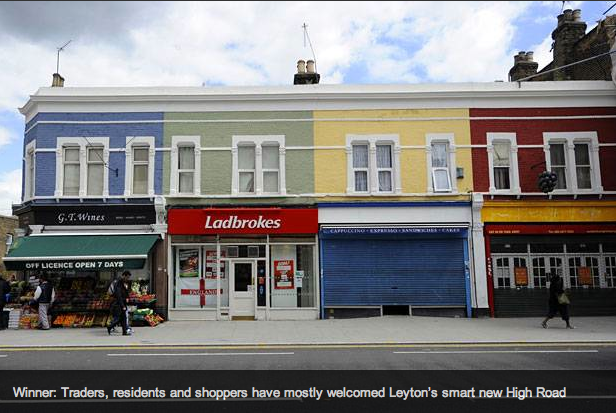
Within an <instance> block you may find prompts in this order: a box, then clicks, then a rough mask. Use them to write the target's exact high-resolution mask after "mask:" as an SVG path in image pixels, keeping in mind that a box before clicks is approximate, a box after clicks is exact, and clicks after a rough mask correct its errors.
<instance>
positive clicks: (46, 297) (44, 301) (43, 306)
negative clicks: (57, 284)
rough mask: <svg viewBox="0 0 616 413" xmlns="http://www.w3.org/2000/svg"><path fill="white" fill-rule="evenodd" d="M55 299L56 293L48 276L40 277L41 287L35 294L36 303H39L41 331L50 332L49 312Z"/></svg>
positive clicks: (37, 288)
mask: <svg viewBox="0 0 616 413" xmlns="http://www.w3.org/2000/svg"><path fill="white" fill-rule="evenodd" d="M55 299H56V291H55V289H54V288H53V285H52V284H51V283H50V282H49V279H48V278H47V275H46V274H41V275H40V276H39V286H38V287H36V291H35V292H34V301H36V302H37V303H38V307H39V328H40V329H41V330H49V318H48V316H47V312H48V311H49V307H51V305H52V304H53V302H54V301H55Z"/></svg>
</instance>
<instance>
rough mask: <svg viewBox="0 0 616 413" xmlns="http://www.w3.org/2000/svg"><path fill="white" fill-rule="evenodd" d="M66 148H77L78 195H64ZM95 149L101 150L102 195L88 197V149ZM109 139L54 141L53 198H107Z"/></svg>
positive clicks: (64, 139) (63, 139) (66, 139)
mask: <svg viewBox="0 0 616 413" xmlns="http://www.w3.org/2000/svg"><path fill="white" fill-rule="evenodd" d="M67 147H76V148H79V193H78V195H65V194H64V164H65V159H64V149H65V148H67ZM92 147H96V148H99V149H100V148H102V149H103V177H102V179H103V193H102V194H101V195H88V158H87V156H88V149H89V148H92ZM108 165H109V137H90V136H85V137H84V136H81V137H59V138H58V139H57V141H56V189H55V191H54V197H55V198H56V199H59V198H79V199H83V198H89V199H96V198H107V197H108V196H109V168H108Z"/></svg>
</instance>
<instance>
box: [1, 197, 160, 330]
mask: <svg viewBox="0 0 616 413" xmlns="http://www.w3.org/2000/svg"><path fill="white" fill-rule="evenodd" d="M15 214H16V215H18V217H19V220H20V226H21V227H22V228H23V229H24V230H25V231H27V232H28V233H29V235H27V236H23V237H18V238H16V239H15V240H14V242H13V244H12V245H11V248H10V250H9V252H8V254H7V256H6V257H5V258H4V261H5V264H6V266H7V267H8V268H11V269H12V270H15V271H19V272H20V274H21V277H20V278H21V279H22V281H20V282H19V287H18V288H16V289H15V294H14V295H15V296H14V297H12V301H13V304H14V305H15V306H18V307H19V308H21V310H22V316H24V315H27V313H28V308H27V303H28V301H29V298H31V296H32V295H33V292H34V291H33V290H34V288H35V287H36V286H37V285H38V282H39V276H40V275H42V274H45V275H47V277H48V278H49V279H50V281H51V282H52V283H53V285H54V287H55V290H56V299H55V302H54V305H53V306H52V307H51V310H50V314H51V316H52V325H53V326H56V327H60V326H63V327H94V326H99V327H100V326H105V325H106V323H107V321H108V317H109V313H110V310H109V307H110V304H111V301H112V298H111V297H110V296H109V295H108V287H109V285H110V283H111V280H113V279H114V278H118V277H119V276H120V274H122V272H124V271H130V273H131V277H130V286H129V287H130V297H129V298H130V301H129V304H130V306H131V311H132V312H133V316H134V317H133V320H134V321H143V320H137V319H138V318H139V317H137V316H136V314H140V313H143V314H142V315H145V314H147V315H152V316H153V315H154V314H155V313H156V314H162V315H163V316H165V317H166V314H165V312H166V308H165V307H164V306H160V305H159V302H158V298H162V303H165V302H166V283H164V284H161V283H160V282H159V280H160V278H161V274H160V273H161V272H162V269H163V266H162V265H161V261H160V260H161V259H163V258H164V257H165V254H164V249H163V247H162V245H163V243H164V241H163V240H162V238H163V233H162V232H156V231H155V228H156V220H157V216H156V214H155V207H154V205H152V204H130V205H129V204H117V205H92V204H90V205H58V204H53V205H28V206H25V207H22V208H19V209H17V210H16V211H15ZM159 270H160V271H159ZM162 287H164V288H162ZM22 306H23V307H22ZM24 313H25V314H24ZM22 318H23V317H22ZM136 325H138V323H136Z"/></svg>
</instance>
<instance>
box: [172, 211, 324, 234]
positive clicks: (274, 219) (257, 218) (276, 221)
mask: <svg viewBox="0 0 616 413" xmlns="http://www.w3.org/2000/svg"><path fill="white" fill-rule="evenodd" d="M167 221H168V225H169V228H168V230H169V234H172V235H174V234H175V235H180V234H182V235H202V234H316V233H317V232H318V231H319V216H318V211H317V210H316V209H283V208H263V209H261V208H238V209H226V208H211V209H171V210H169V213H168V216H167Z"/></svg>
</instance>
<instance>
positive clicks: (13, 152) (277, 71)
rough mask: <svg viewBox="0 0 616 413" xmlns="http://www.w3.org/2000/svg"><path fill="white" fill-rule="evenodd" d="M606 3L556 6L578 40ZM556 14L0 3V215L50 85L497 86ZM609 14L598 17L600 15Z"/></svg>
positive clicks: (540, 6)
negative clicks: (32, 100) (39, 100)
mask: <svg viewBox="0 0 616 413" xmlns="http://www.w3.org/2000/svg"><path fill="white" fill-rule="evenodd" d="M613 4H614V1H570V2H569V1H567V2H565V8H571V9H581V10H582V19H583V20H584V21H586V23H587V24H588V28H587V31H589V30H591V29H592V28H593V27H594V26H595V25H596V22H597V21H598V20H600V19H601V18H602V17H603V12H605V11H606V10H607V9H608V8H609V7H610V6H611V5H613ZM562 8H563V2H562V1H529V2H522V1H519V2H518V1H516V2H505V1H503V2H501V1H498V2H497V1H487V2H473V1H461V2H415V1H409V2H352V3H351V2H310V1H298V2H209V1H208V2H79V1H75V2H72V1H71V2H63V1H58V2H22V1H18V2H10V1H9V2H7V1H2V2H0V68H1V72H0V73H2V76H1V78H0V79H1V80H0V82H1V83H0V85H1V87H0V214H3V215H10V214H11V204H13V203H15V204H18V203H20V198H21V179H22V177H21V175H22V170H21V168H22V156H23V137H24V117H23V116H22V115H21V114H20V113H19V111H18V109H17V108H19V107H22V106H23V105H25V104H26V102H27V101H28V98H29V96H30V95H31V94H34V93H35V92H36V91H37V89H38V88H39V87H44V86H51V79H52V74H53V73H54V72H55V71H56V64H57V62H56V58H57V48H58V47H60V46H62V45H64V44H65V43H66V42H68V41H69V40H70V41H71V43H70V44H69V45H68V46H67V47H66V48H65V50H64V51H62V52H61V53H60V71H59V72H60V74H61V75H62V76H63V77H64V78H65V79H66V80H65V86H73V87H79V86H82V87H86V86H204V87H208V86H244V85H251V86H256V85H291V84H292V82H293V74H294V73H295V71H296V62H297V60H299V59H304V60H308V59H311V58H312V57H313V55H312V51H311V49H310V46H309V43H308V42H305V41H304V31H303V29H302V25H303V24H304V23H306V25H307V26H308V34H309V37H310V40H311V43H312V46H313V48H314V54H315V56H316V62H317V70H318V72H319V73H320V74H321V81H320V83H322V84H377V83H380V84H408V83H445V82H493V81H494V80H505V81H506V80H507V74H508V72H509V69H510V68H511V66H512V64H513V56H514V55H515V54H517V52H518V51H522V50H524V51H531V50H532V51H534V52H535V61H537V62H538V63H539V68H540V69H541V68H542V67H543V66H545V65H546V64H547V63H549V62H550V61H551V52H550V47H551V42H552V40H551V33H552V30H554V28H555V27H556V21H557V20H556V17H557V16H558V14H560V13H561V10H562ZM615 12H616V8H615V9H612V10H611V11H610V13H609V14H613V13H615Z"/></svg>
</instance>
